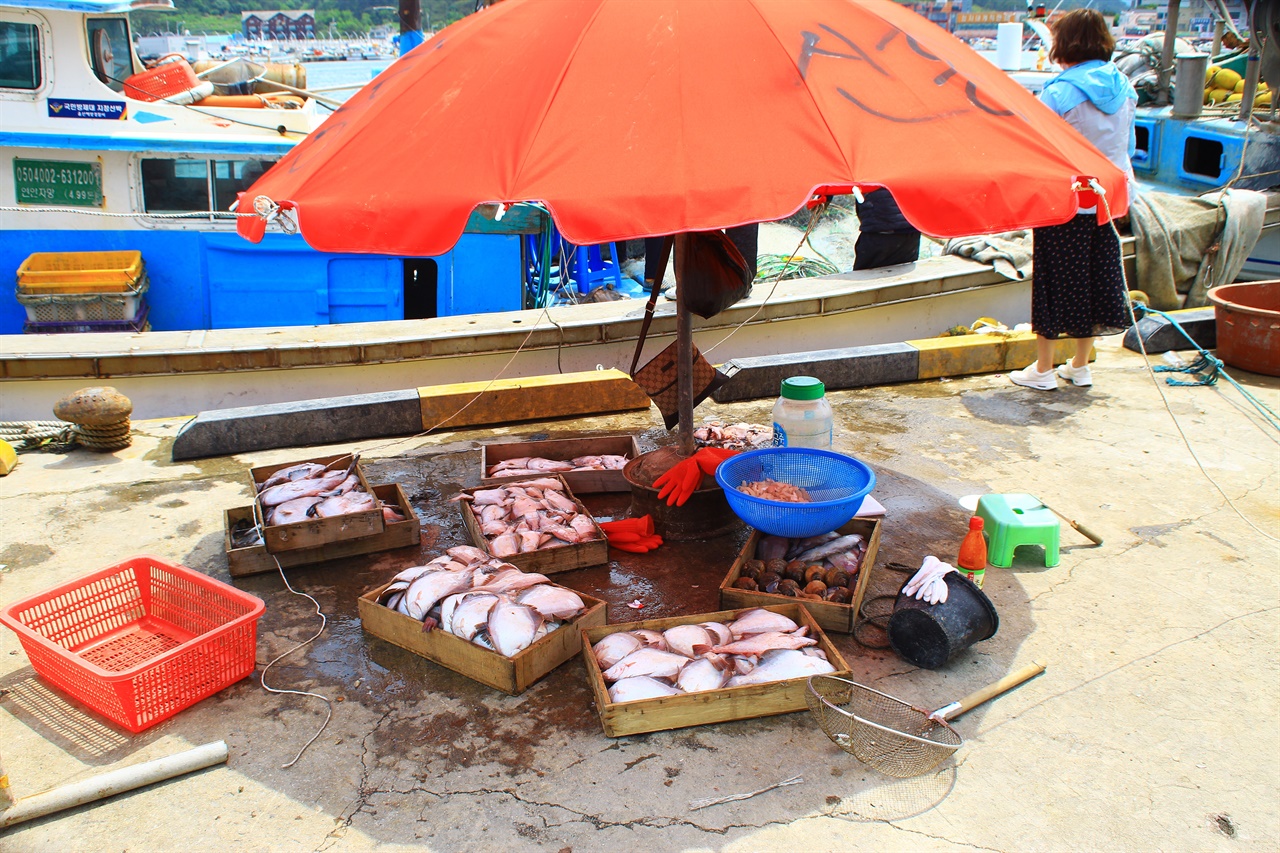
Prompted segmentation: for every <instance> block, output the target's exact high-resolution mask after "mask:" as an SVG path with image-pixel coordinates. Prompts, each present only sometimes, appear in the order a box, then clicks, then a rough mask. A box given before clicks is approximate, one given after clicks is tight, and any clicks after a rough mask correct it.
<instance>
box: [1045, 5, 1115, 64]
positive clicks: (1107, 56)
mask: <svg viewBox="0 0 1280 853" xmlns="http://www.w3.org/2000/svg"><path fill="white" fill-rule="evenodd" d="M1115 49H1116V40H1115V38H1114V37H1112V35H1111V28H1110V27H1108V26H1107V19H1106V18H1104V17H1103V15H1102V13H1101V12H1099V11H1098V10H1097V9H1072V10H1071V11H1070V12H1067V13H1066V14H1065V15H1063V16H1062V17H1061V18H1059V19H1058V20H1057V22H1056V23H1055V24H1054V25H1053V49H1052V50H1051V51H1050V52H1049V58H1050V59H1051V60H1053V61H1054V62H1056V63H1058V64H1059V65H1075V64H1076V63H1079V62H1088V61H1089V60H1091V59H1101V60H1102V61H1103V62H1110V61H1111V53H1112V51H1114V50H1115Z"/></svg>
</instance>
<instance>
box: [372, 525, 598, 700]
mask: <svg viewBox="0 0 1280 853" xmlns="http://www.w3.org/2000/svg"><path fill="white" fill-rule="evenodd" d="M468 550H469V551H471V552H474V553H473V554H470V555H469V556H464V555H466V553H467V551H468ZM433 565H434V567H435V569H436V570H435V571H423V572H422V573H421V574H414V573H415V572H418V571H420V570H426V569H428V568H430V567H432V566H433ZM410 577H411V578H412V579H411V580H406V579H408V578H410ZM357 607H358V610H359V613H360V622H361V624H362V625H363V627H364V630H366V631H368V632H369V633H370V634H373V635H374V636H375V637H379V638H381V639H383V640H386V641H387V642H389V643H393V644H395V645H397V646H400V647H401V648H403V649H408V650H409V651H411V652H413V653H415V654H418V655H421V656H422V657H425V658H427V659H428V660H430V661H433V662H435V663H438V664H439V665H441V666H443V667H445V668H447V669H451V670H453V671H454V672H457V673H460V674H462V675H465V676H466V677H467V678H470V679H472V680H474V681H479V682H480V683H481V684H486V685H488V686H490V687H494V688H497V689H498V690H501V691H503V692H504V693H509V694H511V695H513V696H514V695H516V694H519V693H523V692H524V691H525V690H526V689H528V687H529V686H530V685H531V684H533V683H534V682H535V681H537V680H538V679H539V678H542V676H544V675H546V674H547V673H548V672H550V671H551V670H553V669H555V668H556V667H557V666H559V665H560V664H562V663H564V662H565V661H566V660H568V659H569V658H571V657H573V656H574V655H576V654H577V653H578V652H580V651H581V650H582V629H583V628H588V627H594V626H597V625H603V624H604V623H605V606H604V602H603V601H601V600H599V599H597V598H592V597H591V596H589V595H584V594H582V593H579V592H575V591H573V590H571V589H568V588H566V587H562V586H559V585H558V584H553V583H550V582H548V581H547V578H546V577H545V576H544V575H541V574H537V573H531V572H521V571H520V570H519V569H517V568H515V567H514V566H511V565H509V564H503V563H502V562H501V561H499V560H493V559H492V558H490V557H489V556H488V554H486V553H484V552H482V551H480V550H479V549H477V548H472V547H471V546H462V547H460V548H450V549H449V551H448V553H447V554H446V555H445V556H442V557H438V558H436V559H435V560H433V561H432V563H430V564H428V565H427V566H415V567H412V568H410V569H406V570H405V571H403V572H401V573H400V574H398V575H397V576H396V578H393V579H392V580H391V581H389V582H388V583H385V584H383V585H382V586H379V587H378V588H377V589H373V590H370V591H369V592H367V593H365V594H364V595H362V596H360V599H359V602H358V604H357ZM424 620H430V621H431V622H432V623H433V624H434V627H433V628H431V629H430V630H428V629H427V628H425V627H424ZM504 652H505V654H504Z"/></svg>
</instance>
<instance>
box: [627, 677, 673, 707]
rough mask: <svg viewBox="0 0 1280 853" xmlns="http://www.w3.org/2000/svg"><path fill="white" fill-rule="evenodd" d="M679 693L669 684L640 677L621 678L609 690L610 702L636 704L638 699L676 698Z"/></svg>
mask: <svg viewBox="0 0 1280 853" xmlns="http://www.w3.org/2000/svg"><path fill="white" fill-rule="evenodd" d="M678 695H680V691H679V690H677V689H676V688H674V687H672V686H671V685H670V684H666V683H664V682H661V681H659V680H658V679H656V678H650V677H649V676H647V675H640V676H636V677H634V678H623V679H621V680H620V681H617V682H615V683H614V685H613V686H612V687H610V688H609V701H610V702H636V701H638V700H640V699H654V698H656V697H658V696H678Z"/></svg>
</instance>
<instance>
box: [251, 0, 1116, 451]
mask: <svg viewBox="0 0 1280 853" xmlns="http://www.w3.org/2000/svg"><path fill="white" fill-rule="evenodd" d="M1080 176H1086V177H1092V178H1096V179H1097V180H1098V181H1099V183H1100V184H1101V185H1102V186H1103V187H1104V188H1105V189H1106V191H1107V195H1108V200H1109V202H1110V206H1111V211H1112V213H1114V214H1115V215H1117V216H1118V215H1121V214H1122V213H1123V212H1124V211H1125V210H1126V209H1127V205H1128V201H1127V193H1126V188H1125V179H1124V176H1123V174H1122V173H1121V172H1120V171H1119V170H1118V169H1117V168H1116V167H1115V166H1114V165H1112V164H1111V162H1110V161H1108V160H1107V159H1106V158H1105V157H1103V156H1102V154H1100V153H1099V152H1098V151H1097V150H1096V149H1095V148H1094V147H1093V146H1092V145H1090V144H1089V143H1088V142H1087V141H1086V140H1085V139H1084V138H1083V137H1082V136H1080V135H1079V134H1077V133H1076V132H1075V131H1074V130H1072V129H1071V128H1070V127H1069V126H1068V125H1067V124H1066V123H1065V122H1064V121H1062V120H1061V119H1060V118H1059V117H1058V116H1056V115H1054V114H1053V113H1052V111H1050V110H1049V109H1048V108H1046V107H1045V106H1043V105H1042V104H1040V103H1038V102H1037V101H1036V99H1035V98H1033V97H1032V96H1031V95H1030V94H1029V93H1027V92H1026V91H1024V90H1023V89H1022V88H1021V87H1019V86H1018V85H1017V84H1016V83H1014V82H1013V80H1011V79H1010V78H1009V77H1008V76H1007V75H1006V74H1004V72H1002V71H1000V70H999V69H997V68H996V67H995V66H994V65H992V64H991V63H989V62H987V61H986V60H985V59H983V58H981V57H980V56H978V55H977V54H976V53H974V52H973V51H972V50H970V49H969V48H968V47H966V46H965V45H964V44H962V43H961V42H960V41H958V40H957V39H955V38H954V37H952V36H951V35H949V34H948V33H946V32H945V31H943V30H942V29H940V28H938V27H936V26H935V25H933V24H932V23H930V22H928V21H926V20H925V19H924V18H922V17H920V16H918V15H916V14H915V13H913V12H911V11H910V10H908V9H905V8H903V7H900V6H898V5H897V4H895V3H893V2H890V1H889V0H861V2H853V0H505V2H502V3H499V4H497V5H495V6H492V7H490V8H488V9H486V10H484V11H482V12H480V13H477V14H475V15H472V16H470V17H468V18H466V19H464V20H462V21H460V22H459V23H457V24H454V25H453V26H451V27H449V28H448V29H446V30H443V31H442V32H440V33H438V34H437V35H436V36H434V37H433V38H431V39H429V40H428V41H427V42H426V43H425V44H423V45H422V46H420V47H418V48H416V49H415V50H413V51H412V52H410V53H409V54H407V55H406V56H404V57H403V58H401V59H400V60H398V61H397V62H396V63H394V64H393V65H392V66H391V67H390V68H388V69H387V70H386V71H384V72H383V73H381V74H379V75H378V76H377V77H376V78H375V79H374V80H373V81H372V82H371V83H370V84H369V85H368V86H366V87H365V88H364V89H363V90H361V91H360V92H359V93H358V94H357V95H355V96H354V97H352V98H351V99H350V100H349V101H348V102H347V103H346V104H345V105H344V106H343V107H342V108H341V109H339V110H338V111H337V112H336V113H334V115H333V116H331V117H330V118H329V119H328V120H327V121H326V122H325V124H324V125H323V126H322V127H321V129H320V130H319V131H317V132H316V133H314V134H313V135H312V136H310V137H309V138H307V139H306V140H304V141H303V142H301V143H300V144H299V145H298V146H297V147H296V148H294V149H293V150H292V151H291V152H290V153H289V154H288V155H286V156H285V157H284V158H283V159H282V160H281V161H280V163H279V164H278V165H277V166H275V167H274V168H272V169H271V170H270V171H269V172H268V173H267V174H266V175H265V176H264V177H263V178H262V179H261V180H259V181H258V182H257V183H256V184H254V186H253V187H252V188H251V189H250V190H249V191H248V192H246V193H245V194H244V195H243V197H242V198H241V201H240V210H241V211H242V212H248V211H250V210H252V207H253V201H254V199H255V198H257V197H259V196H266V197H268V198H270V199H273V200H275V201H276V202H277V203H279V205H280V206H281V207H284V208H295V209H296V214H297V219H298V225H299V228H300V230H301V232H302V235H303V237H304V238H305V239H306V240H307V242H308V243H310V244H311V245H312V246H314V247H316V248H318V249H321V250H325V251H343V252H345V251H355V252H379V253H388V254H408V255H438V254H442V253H444V252H446V251H448V250H449V249H450V248H451V247H452V246H453V244H454V243H455V242H456V241H457V239H458V237H459V236H460V235H461V234H462V231H463V228H464V226H465V224H466V221H467V218H468V216H469V215H470V213H471V211H472V210H473V209H474V208H475V206H476V205H477V204H478V203H482V202H518V201H539V202H541V203H543V204H545V205H546V207H547V208H548V209H549V210H550V212H551V215H552V217H553V218H554V219H555V222H556V225H557V227H558V228H559V229H560V231H561V233H562V234H563V235H564V236H565V237H566V238H567V239H568V240H570V241H571V242H573V243H576V244H579V245H586V244H593V243H601V242H605V241H610V240H622V239H629V238H635V237H644V236H653V235H660V234H674V233H680V232H686V231H704V230H710V229H714V228H725V227H728V226H733V225H741V224H745V223H749V222H765V221H772V220H776V219H780V218H782V217H785V216H788V215H790V214H791V213H793V212H795V211H796V210H797V209H799V208H800V207H801V206H802V205H803V204H805V202H806V201H807V200H808V199H809V198H810V197H811V196H812V195H813V193H814V192H815V191H827V192H832V191H840V190H844V191H847V190H848V188H849V187H851V186H855V185H860V186H867V187H870V186H877V185H878V186H885V187H888V188H889V189H890V190H891V191H892V192H893V195H894V197H895V198H896V200H897V201H898V203H899V205H900V207H901V208H902V210H903V213H904V214H905V215H906V217H907V218H908V219H909V220H910V221H911V222H912V224H914V225H915V226H916V227H917V228H919V229H920V230H921V231H924V232H925V233H927V234H932V235H935V236H941V237H947V236H962V235H966V234H975V233H983V232H993V231H1005V230H1010V229H1013V228H1026V227H1034V226H1039V225H1048V224H1057V223H1061V222H1065V221H1067V220H1068V219H1070V218H1071V217H1072V216H1073V215H1074V214H1075V211H1076V209H1077V206H1078V203H1079V198H1078V196H1077V194H1076V192H1075V191H1074V190H1073V183H1074V182H1075V180H1076V179H1077V178H1078V177H1080ZM264 229H265V221H264V220H262V219H251V218H246V219H241V220H240V233H241V234H243V235H244V236H246V237H248V238H249V239H255V240H256V239H260V238H261V235H262V233H263V231H264ZM677 292H679V289H677ZM686 318H687V315H686ZM685 331H686V332H687V330H685ZM686 363H687V362H686ZM686 423H688V421H686ZM685 432H688V431H687V430H686V431H685Z"/></svg>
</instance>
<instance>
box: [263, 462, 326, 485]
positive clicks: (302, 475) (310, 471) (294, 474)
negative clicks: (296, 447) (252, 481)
mask: <svg viewBox="0 0 1280 853" xmlns="http://www.w3.org/2000/svg"><path fill="white" fill-rule="evenodd" d="M323 470H324V466H323V465H321V464H320V463H318V462H303V463H301V464H299V465H290V466H289V467H288V468H281V469H280V470H279V471H277V472H275V473H274V474H272V475H271V476H270V477H268V478H267V479H265V480H263V481H262V484H261V485H259V486H258V491H260V492H261V491H263V490H264V489H269V488H271V487H272V486H277V485H279V484H281V483H291V482H293V481H294V480H305V479H306V478H307V477H311V476H313V475H315V474H319V473H320V472H321V471H323Z"/></svg>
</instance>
